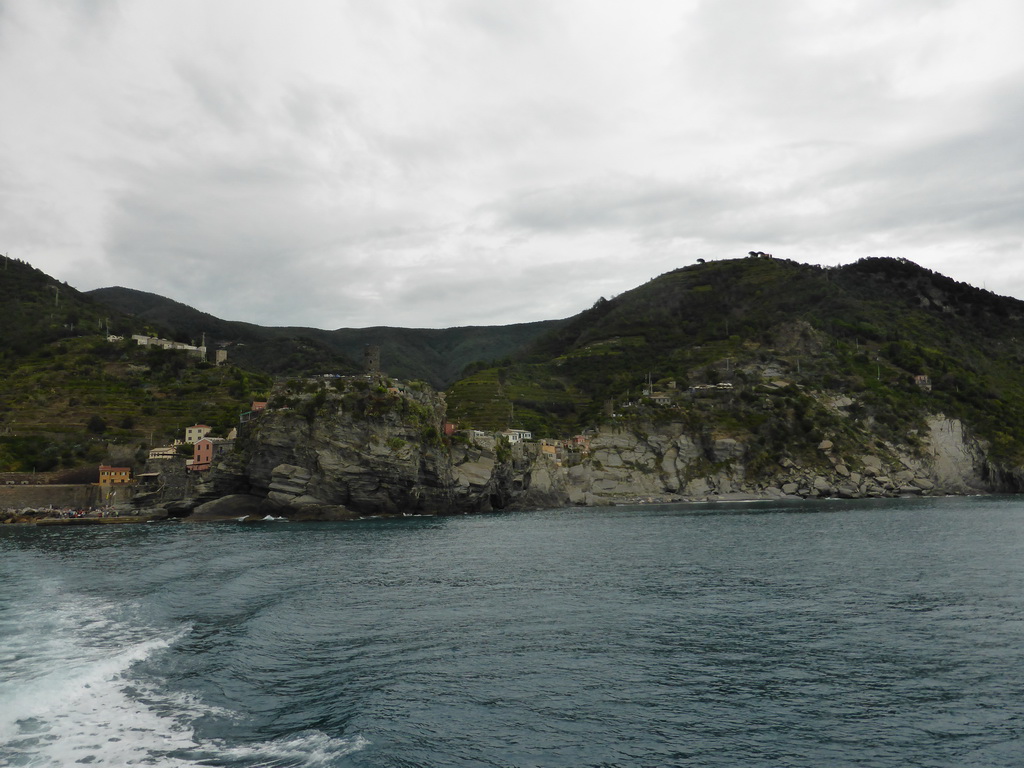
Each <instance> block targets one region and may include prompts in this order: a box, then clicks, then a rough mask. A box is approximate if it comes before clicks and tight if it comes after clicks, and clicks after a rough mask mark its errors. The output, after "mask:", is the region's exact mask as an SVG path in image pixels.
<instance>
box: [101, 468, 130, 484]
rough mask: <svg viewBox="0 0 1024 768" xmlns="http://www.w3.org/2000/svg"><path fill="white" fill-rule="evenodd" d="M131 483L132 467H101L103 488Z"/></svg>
mask: <svg viewBox="0 0 1024 768" xmlns="http://www.w3.org/2000/svg"><path fill="white" fill-rule="evenodd" d="M131 481H132V468H131V467H108V466H107V465H106V464H101V465H100V485H101V486H111V485H123V484H125V483H130V482H131Z"/></svg>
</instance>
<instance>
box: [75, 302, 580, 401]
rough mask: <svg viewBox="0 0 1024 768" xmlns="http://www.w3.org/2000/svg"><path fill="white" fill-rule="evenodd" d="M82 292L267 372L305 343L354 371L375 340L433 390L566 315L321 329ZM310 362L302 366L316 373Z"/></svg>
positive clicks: (389, 362)
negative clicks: (510, 321) (494, 322)
mask: <svg viewBox="0 0 1024 768" xmlns="http://www.w3.org/2000/svg"><path fill="white" fill-rule="evenodd" d="M87 295H88V296H90V297H92V298H94V299H95V300H97V301H98V302H100V303H102V304H104V305H106V306H109V307H111V308H112V309H115V310H117V311H118V312H123V313H125V314H127V315H131V316H132V317H134V318H135V319H137V320H140V321H143V322H149V323H153V324H154V325H159V326H161V327H165V328H169V329H172V331H174V332H175V333H177V334H179V335H184V336H187V337H188V338H192V339H198V338H200V336H201V335H202V334H203V333H205V334H206V336H207V339H208V341H212V342H213V343H214V344H217V343H220V344H224V345H226V346H227V349H228V354H229V357H230V358H231V359H233V360H235V361H236V362H237V363H238V364H239V365H241V366H243V367H251V368H254V369H257V370H262V371H265V372H268V373H286V372H287V373H291V372H297V371H295V370H294V368H295V366H288V365H286V363H287V362H288V361H289V360H290V359H291V358H292V356H293V355H292V354H291V352H293V351H294V349H295V348H296V347H305V348H306V350H307V352H308V353H309V354H310V355H311V356H313V361H311V362H310V363H309V365H312V364H314V363H317V364H320V365H321V367H322V368H323V369H324V370H323V372H338V373H352V372H355V371H357V370H360V369H361V365H362V357H363V350H364V348H365V347H366V346H367V345H374V346H378V347H380V352H381V364H382V367H383V369H384V370H385V372H386V373H388V374H390V375H392V376H396V377H398V378H401V379H422V380H424V381H426V382H427V383H429V384H431V386H434V387H436V388H438V389H444V388H445V387H447V386H449V385H450V384H451V383H453V382H454V381H456V380H457V379H458V378H459V377H460V375H461V374H462V371H463V370H464V369H465V367H466V366H467V365H469V364H471V363H476V362H479V361H496V360H500V359H502V358H506V357H509V356H510V355H513V354H515V353H517V352H518V351H520V350H521V349H522V348H523V347H524V346H526V345H527V344H529V343H530V342H532V341H533V340H534V339H536V338H537V337H538V336H540V335H541V334H543V333H545V332H548V331H550V330H552V329H554V328H557V327H558V326H560V325H561V324H562V323H563V322H564V321H560V320H546V321H540V322H533V323H518V324H514V325H504V326H463V327H457V328H441V329H434V328H395V327H388V326H378V327H373V328H338V329H335V330H324V329H320V328H305V327H274V326H260V325H254V324H252V323H245V322H239V321H233V320H223V319H221V318H218V317H215V316H213V315H211V314H209V313H206V312H201V311H199V310H197V309H194V308H193V307H190V306H188V305H186V304H182V303H181V302H177V301H174V300H173V299H168V298H166V297H163V296H159V295H157V294H153V293H147V292H145V291H137V290H134V289H131V288H122V287H111V288H98V289H96V290H93V291H88V292H87ZM314 352H315V353H316V354H315V355H314V354H313V353H314ZM296 362H300V361H296ZM309 365H306V366H305V367H306V369H307V370H306V371H305V372H307V373H313V372H315V371H314V370H312V369H310V368H309Z"/></svg>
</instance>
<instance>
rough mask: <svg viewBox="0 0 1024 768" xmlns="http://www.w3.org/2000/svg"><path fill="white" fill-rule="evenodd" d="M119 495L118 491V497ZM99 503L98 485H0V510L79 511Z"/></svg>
mask: <svg viewBox="0 0 1024 768" xmlns="http://www.w3.org/2000/svg"><path fill="white" fill-rule="evenodd" d="M120 495H121V491H120V490H119V491H118V497H120ZM118 500H119V501H124V500H125V499H121V498H119V499H118ZM99 503H100V488H99V486H98V485H0V510H8V509H28V508H32V509H38V508H40V507H55V508H62V509H64V508H71V507H73V508H75V509H81V508H85V507H91V506H95V505H97V504H99Z"/></svg>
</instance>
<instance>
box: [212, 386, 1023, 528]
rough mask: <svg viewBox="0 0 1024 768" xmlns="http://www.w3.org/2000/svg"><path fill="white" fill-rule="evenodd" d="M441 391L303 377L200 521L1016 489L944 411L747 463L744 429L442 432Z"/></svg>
mask: <svg viewBox="0 0 1024 768" xmlns="http://www.w3.org/2000/svg"><path fill="white" fill-rule="evenodd" d="M444 417H445V403H444V397H443V395H440V394H438V393H436V392H434V391H432V390H431V389H430V388H429V387H426V386H411V385H392V384H391V383H390V382H386V381H376V382H375V381H368V380H366V379H362V378H356V379H344V380H334V381H328V382H316V383H309V382H305V383H297V384H293V385H292V387H291V388H290V389H288V390H285V391H282V392H279V393H278V394H277V395H276V396H275V399H274V400H273V401H272V408H271V409H270V410H268V411H267V412H266V413H264V414H263V415H262V416H260V417H259V418H258V419H256V420H254V421H253V422H252V423H250V424H249V425H248V426H247V428H246V429H245V430H244V432H243V436H242V438H241V439H240V441H239V444H238V450H237V451H236V453H235V454H234V455H232V456H230V457H228V458H227V459H226V460H225V461H224V462H222V463H221V464H220V465H219V466H217V467H216V468H215V471H214V472H212V473H210V475H209V476H207V477H206V478H205V479H204V481H203V482H202V483H201V484H200V485H199V486H198V488H197V492H196V500H195V501H196V503H198V504H199V506H198V509H197V514H198V516H199V517H203V516H206V517H223V516H229V515H230V516H234V515H236V514H239V513H241V514H251V515H259V516H261V517H262V516H263V515H265V514H271V515H273V516H285V517H288V518H292V519H344V518H349V517H356V516H366V515H387V514H391V515H398V514H423V513H426V514H460V513H470V512H488V511H492V510H496V509H507V508H537V507H553V506H567V505H581V504H585V505H603V504H617V503H636V502H656V501H658V502H664V501H685V500H693V501H704V500H715V499H717V500H739V499H757V498H766V499H770V498H784V497H789V498H797V497H800V498H820V497H838V498H868V497H883V496H906V495H929V494H951V493H952V494H960V493H984V492H998V491H1008V490H1016V489H1015V488H1014V487H1012V482H1011V481H1010V480H1008V479H1007V478H1008V477H1010V478H1012V476H1013V475H1012V473H1006V472H1003V471H1000V470H995V469H993V467H991V466H990V465H989V462H988V460H987V458H986V445H985V444H984V443H983V442H982V441H979V440H977V439H975V438H974V437H972V436H971V434H970V432H969V430H967V429H966V428H965V427H964V425H963V424H962V423H961V422H959V421H958V420H956V419H949V418H946V417H944V416H941V415H933V416H932V417H930V418H929V419H928V420H927V422H926V423H927V431H926V433H925V434H922V435H917V436H915V438H914V440H913V441H909V442H908V444H907V445H899V446H897V445H893V444H890V443H886V442H884V441H882V440H874V441H872V442H871V443H870V447H868V445H867V444H865V443H864V442H854V443H851V442H850V441H849V440H848V439H847V440H845V441H843V440H839V439H838V438H837V442H833V441H832V440H830V439H824V440H821V441H820V442H819V443H818V444H817V445H816V449H815V450H814V451H812V452H811V453H810V454H807V453H804V454H800V455H798V454H794V456H795V457H796V458H794V457H792V456H788V455H784V456H778V457H776V459H775V461H774V462H773V463H772V465H771V468H770V471H768V472H766V471H765V469H764V467H763V466H761V467H760V468H759V469H758V471H757V472H756V473H755V472H753V471H752V469H751V467H750V466H749V457H750V456H751V455H752V447H751V445H750V444H748V443H747V442H745V441H744V440H743V439H742V438H741V437H738V436H728V435H715V434H709V433H707V432H701V431H700V430H694V429H693V427H692V425H690V426H687V424H685V423H684V422H682V421H680V422H672V421H669V422H661V423H645V422H642V421H636V420H634V421H631V422H629V423H628V424H627V423H620V424H618V425H613V426H606V427H604V428H602V429H600V430H598V431H596V432H595V433H594V434H592V435H591V436H590V439H589V444H588V445H585V446H583V447H578V448H575V449H574V450H570V451H564V450H561V451H559V452H545V451H544V450H543V449H542V448H541V446H540V445H539V444H537V443H524V444H519V445H512V446H510V445H508V444H507V443H506V442H504V441H503V440H500V441H495V440H494V439H491V438H486V439H482V440H479V441H476V442H472V441H467V440H464V439H458V438H457V439H455V440H452V441H449V440H447V439H444V438H442V432H443V424H444Z"/></svg>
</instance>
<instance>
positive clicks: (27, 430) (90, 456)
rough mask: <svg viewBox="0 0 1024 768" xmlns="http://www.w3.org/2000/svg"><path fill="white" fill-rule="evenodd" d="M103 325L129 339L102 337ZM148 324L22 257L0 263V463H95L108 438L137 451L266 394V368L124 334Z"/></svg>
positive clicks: (232, 417)
mask: <svg viewBox="0 0 1024 768" xmlns="http://www.w3.org/2000/svg"><path fill="white" fill-rule="evenodd" d="M108 329H109V332H110V334H113V335H117V336H124V337H125V338H126V339H128V340H126V341H117V342H108V341H107V331H108ZM156 331H157V329H154V328H153V327H152V326H147V325H145V324H143V323H140V322H139V321H137V320H135V319H133V318H130V317H127V316H125V315H121V314H119V313H117V312H113V311H112V310H111V309H110V308H109V307H106V306H104V305H102V304H99V303H97V302H96V301H94V300H93V299H91V298H89V297H88V296H86V295H84V294H81V293H79V292H78V291H76V290H75V289H74V288H71V287H70V286H68V285H67V284H65V283H59V282H57V281H55V280H53V278H51V277H49V276H47V275H46V274H44V273H43V272H40V271H39V270H37V269H34V268H33V267H31V266H29V265H28V264H25V263H23V262H20V261H18V260H15V259H4V260H3V261H2V262H0V471H24V472H31V471H33V470H35V471H50V470H58V469H68V468H74V467H78V466H81V465H87V464H96V463H98V462H100V461H103V460H104V459H105V457H107V456H109V455H110V452H111V450H112V446H113V450H114V451H115V452H116V453H117V454H118V455H121V456H123V455H125V454H126V453H127V454H129V455H130V454H132V452H133V450H134V451H137V452H138V454H140V455H141V454H142V452H143V451H144V450H145V449H146V448H148V447H151V446H153V445H159V444H164V443H168V442H170V440H171V439H173V438H174V437H180V436H181V432H182V430H184V428H185V427H186V426H189V425H190V424H194V423H197V422H200V421H202V422H205V423H207V424H210V425H211V426H213V427H215V429H216V430H218V433H219V434H224V433H226V432H227V430H229V429H230V428H231V427H232V426H233V425H235V424H236V423H237V422H238V416H239V413H241V412H242V411H245V410H248V408H249V405H250V404H251V401H252V399H254V398H256V397H259V396H265V394H266V393H267V392H269V389H270V386H271V384H272V381H271V379H270V378H269V377H267V376H265V375H262V374H259V373H251V372H247V371H245V370H242V369H240V368H237V367H235V366H230V365H229V366H221V367H216V366H213V365H212V364H210V363H208V362H203V361H200V360H198V359H196V358H195V357H192V356H190V355H188V354H187V353H185V352H180V351H170V350H162V349H157V348H151V347H150V348H147V347H140V346H138V345H137V344H135V343H134V342H133V341H131V340H130V337H131V335H132V334H133V333H144V332H156ZM159 331H162V334H161V335H165V336H170V335H172V334H171V333H169V332H168V331H167V329H159ZM181 336H182V334H179V339H178V340H181V341H186V342H188V341H193V339H192V338H191V337H189V336H187V335H184V338H181ZM117 446H121V447H120V448H117Z"/></svg>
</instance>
